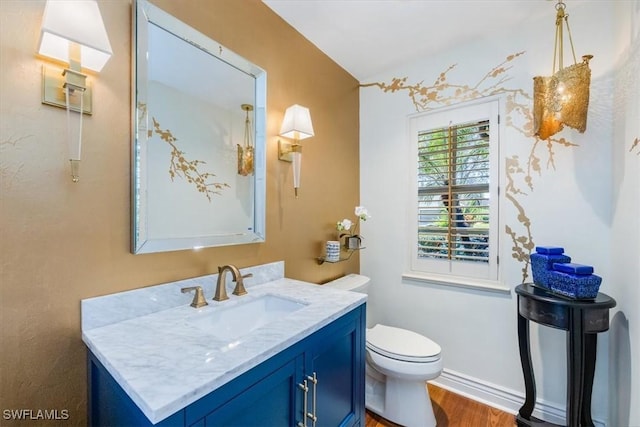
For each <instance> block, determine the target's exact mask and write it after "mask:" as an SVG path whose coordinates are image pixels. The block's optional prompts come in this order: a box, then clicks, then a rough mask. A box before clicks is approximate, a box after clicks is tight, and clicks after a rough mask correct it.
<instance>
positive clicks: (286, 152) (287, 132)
mask: <svg viewBox="0 0 640 427" xmlns="http://www.w3.org/2000/svg"><path fill="white" fill-rule="evenodd" d="M313 135H314V133H313V124H312V123H311V113H309V109H308V108H307V107H303V106H301V105H298V104H294V105H292V106H291V107H289V108H287V111H286V112H285V113H284V119H283V120H282V127H281V128H280V136H282V137H284V138H291V139H293V143H289V142H285V141H281V140H278V158H279V159H280V160H283V161H285V162H292V163H293V190H294V192H295V195H296V197H298V188H300V168H301V164H302V145H300V143H299V141H300V140H302V139H305V138H309V137H311V136H313Z"/></svg>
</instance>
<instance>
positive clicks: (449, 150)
mask: <svg viewBox="0 0 640 427" xmlns="http://www.w3.org/2000/svg"><path fill="white" fill-rule="evenodd" d="M497 113H498V102H497V101H490V102H485V103H482V104H476V105H472V106H465V107H459V108H455V109H449V110H446V111H441V112H436V113H427V114H423V115H419V116H415V117H413V118H412V119H411V138H412V141H411V143H412V146H414V152H413V153H414V154H415V157H414V159H416V163H415V164H416V169H415V187H414V190H415V191H414V197H415V202H414V203H415V205H414V208H415V210H414V212H415V213H414V215H415V221H412V224H413V225H415V229H414V231H413V233H412V234H415V239H414V241H413V251H412V255H413V256H412V258H413V260H412V269H414V270H417V271H426V272H433V273H440V274H441V273H445V274H453V275H460V276H471V277H477V278H482V279H494V278H496V277H497V245H498V242H497V235H498V234H497V232H496V231H497V230H496V229H497V223H498V209H497V208H498V198H497V183H498V176H499V174H498V165H497V158H498V156H497V154H498V135H499V132H498V126H499V124H498V114H497Z"/></svg>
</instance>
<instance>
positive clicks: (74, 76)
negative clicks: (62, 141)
mask: <svg viewBox="0 0 640 427" xmlns="http://www.w3.org/2000/svg"><path fill="white" fill-rule="evenodd" d="M38 53H39V54H40V55H42V56H46V57H49V58H53V59H55V60H57V61H61V62H64V63H67V64H69V68H66V69H65V70H64V71H63V72H62V73H61V74H59V73H56V71H55V70H54V71H52V70H49V69H47V67H44V66H43V68H42V103H43V104H47V105H53V106H56V107H61V108H65V109H66V110H67V133H68V139H69V160H70V161H71V176H72V179H73V182H78V180H79V179H80V177H79V170H80V153H81V148H82V116H83V114H91V111H92V108H91V107H92V106H91V89H90V88H89V87H87V84H86V78H87V76H86V74H83V73H82V72H81V69H82V68H87V69H90V70H93V71H96V72H99V71H100V70H102V67H104V65H105V63H106V62H107V61H108V60H109V58H110V57H111V53H112V51H111V44H110V43H109V37H108V36H107V30H106V29H105V26H104V22H103V21H102V15H101V14H100V9H99V8H98V4H97V3H96V2H95V0H80V1H78V0H75V1H74V0H71V1H70V0H47V3H46V5H45V7H44V16H43V18H42V28H41V30H40V44H39V49H38ZM71 111H74V112H77V113H78V114H79V116H80V117H79V125H78V135H77V137H74V136H73V135H72V132H71Z"/></svg>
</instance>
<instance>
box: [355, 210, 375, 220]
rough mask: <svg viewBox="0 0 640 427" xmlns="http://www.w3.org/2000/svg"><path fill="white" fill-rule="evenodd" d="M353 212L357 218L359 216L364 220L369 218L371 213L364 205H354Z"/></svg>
mask: <svg viewBox="0 0 640 427" xmlns="http://www.w3.org/2000/svg"><path fill="white" fill-rule="evenodd" d="M355 214H356V216H357V217H358V218H360V219H361V220H363V221H366V220H368V219H369V218H371V215H369V211H368V210H367V208H365V207H364V206H356V210H355Z"/></svg>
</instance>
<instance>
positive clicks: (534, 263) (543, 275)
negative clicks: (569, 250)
mask: <svg viewBox="0 0 640 427" xmlns="http://www.w3.org/2000/svg"><path fill="white" fill-rule="evenodd" d="M563 252H564V249H563V248H561V247H557V246H536V253H535V254H531V256H530V257H529V258H530V259H531V272H532V273H533V283H535V284H536V285H538V286H540V287H542V288H546V289H549V288H550V286H549V276H550V274H551V272H552V271H553V265H554V264H561V263H569V262H571V257H569V256H568V255H564V253H563Z"/></svg>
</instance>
